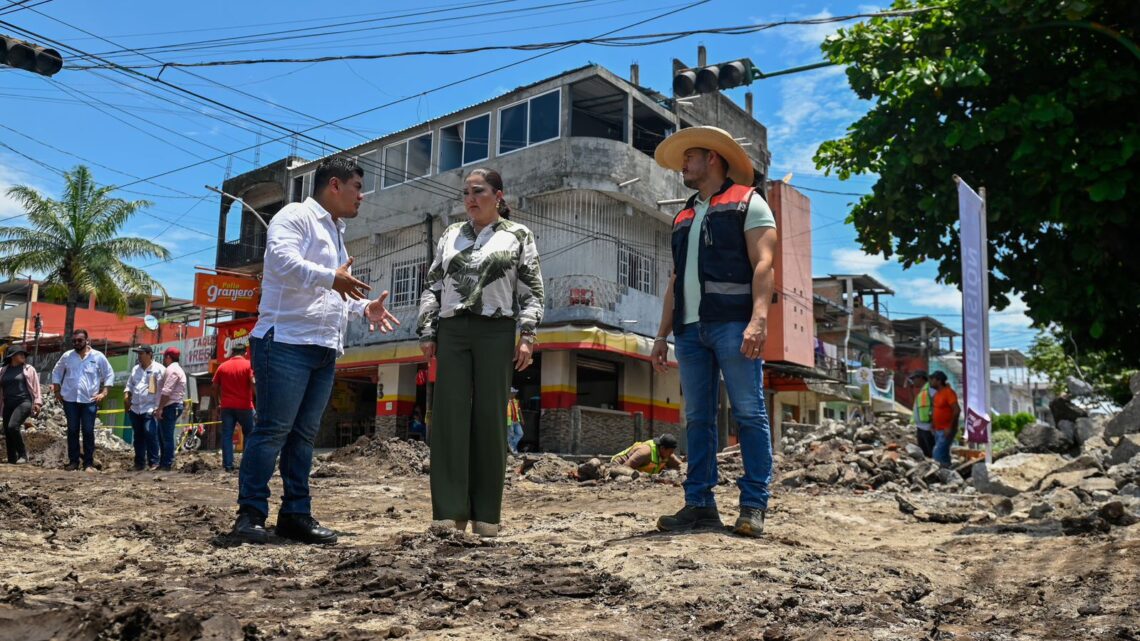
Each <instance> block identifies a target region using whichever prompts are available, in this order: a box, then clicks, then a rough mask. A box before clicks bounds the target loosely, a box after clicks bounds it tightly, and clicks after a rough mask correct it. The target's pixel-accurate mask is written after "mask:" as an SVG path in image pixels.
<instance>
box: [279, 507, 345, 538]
mask: <svg viewBox="0 0 1140 641" xmlns="http://www.w3.org/2000/svg"><path fill="white" fill-rule="evenodd" d="M274 531H275V532H276V533H277V536H280V537H282V538H285V539H292V540H294V541H300V542H301V543H321V544H329V543H336V532H333V531H332V530H330V529H328V528H327V527H321V524H320V523H317V520H316V519H314V518H313V517H312V516H310V515H308V514H278V515H277V527H276V528H275V530H274Z"/></svg>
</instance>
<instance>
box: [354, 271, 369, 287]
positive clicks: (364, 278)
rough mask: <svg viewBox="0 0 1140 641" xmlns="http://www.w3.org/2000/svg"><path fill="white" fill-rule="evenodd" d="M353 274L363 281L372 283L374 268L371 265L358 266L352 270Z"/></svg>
mask: <svg viewBox="0 0 1140 641" xmlns="http://www.w3.org/2000/svg"><path fill="white" fill-rule="evenodd" d="M352 275H353V276H354V277H355V278H356V279H357V280H359V281H360V282H362V283H365V284H368V285H371V284H372V268H371V267H357V268H356V269H353V270H352Z"/></svg>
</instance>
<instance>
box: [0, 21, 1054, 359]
mask: <svg viewBox="0 0 1140 641" xmlns="http://www.w3.org/2000/svg"><path fill="white" fill-rule="evenodd" d="M40 1H41V0H32V2H29V3H28V4H30V5H36V4H37V3H38V2H40ZM9 2H10V0H0V21H6V22H10V23H12V24H14V25H16V26H18V27H21V28H23V29H27V30H29V31H33V32H36V33H38V34H42V35H44V36H47V37H49V38H52V39H55V40H58V41H61V42H64V43H66V44H68V45H70V46H72V47H75V48H76V49H79V50H82V51H84V52H88V53H96V54H107V55H110V54H108V52H111V51H114V50H119V49H138V48H141V47H154V46H172V45H175V44H180V43H187V42H194V41H202V40H213V39H217V38H227V37H234V36H240V35H246V34H263V33H267V32H276V31H289V32H290V33H283V34H278V35H273V36H264V37H263V38H259V40H260V39H265V40H268V39H270V38H272V39H274V40H273V41H271V42H252V43H247V44H241V45H230V46H228V47H225V48H213V49H208V50H198V51H156V52H153V53H151V54H150V55H151V56H152V57H153V58H155V59H158V60H160V61H162V62H169V61H175V60H177V61H192V60H193V61H197V60H221V59H233V58H264V57H311V56H320V55H338V54H372V53H391V52H401V51H409V50H431V49H446V48H468V47H479V46H485V45H502V44H525V43H533V42H548V41H561V40H567V39H575V38H590V37H596V36H599V35H602V34H604V33H607V32H611V31H616V33H615V34H614V35H633V34H643V33H657V32H667V31H683V30H690V29H699V28H712V27H726V26H737V25H743V24H753V23H762V22H772V21H779V20H789V19H802V18H815V17H828V16H841V15H850V14H855V13H862V12H868V11H875V10H877V8H878V7H877V6H875V5H868V4H865V3H860V2H779V3H776V2H737V1H732V0H711V1H708V2H705V3H704V4H700V5H699V6H695V7H689V5H691V4H693V3H692V2H683V1H681V0H663V1H662V2H660V3H647V2H644V0H578V1H577V2H573V1H570V2H554V1H553V0H497V1H493V0H492V1H488V2H483V3H480V4H476V3H474V2H463V1H462V0H431V1H430V2H407V1H404V0H396V1H389V2H383V3H381V2H338V3H310V2H296V1H293V2H263V1H243V2H228V3H220V2H199V3H148V4H147V9H146V10H145V11H139V10H137V9H132V8H131V6H130V3H91V2H82V1H81V0H51V1H49V2H46V3H43V4H42V5H39V6H34V7H33V9H26V10H22V11H18V12H14V13H10V14H7V15H5V14H6V11H7V10H6V8H5V7H6V6H7V4H8V3H9ZM464 5H466V6H464ZM136 6H137V5H136ZM686 7H688V8H686ZM669 11H676V12H675V13H673V14H672V15H669V16H666V17H658V16H661V14H664V13H666V12H669ZM398 16H402V17H398ZM52 18H55V19H56V20H58V21H62V22H65V23H68V25H72V26H67V25H65V24H61V23H60V22H57V21H56V20H53V19H52ZM642 21H645V22H644V24H640V25H637V26H633V25H635V23H638V22H642ZM333 23H352V24H349V25H346V26H339V27H329V28H321V26H322V25H329V24H333ZM838 27H839V25H836V24H827V25H811V26H786V27H779V28H775V29H771V30H767V31H762V32H760V33H756V34H751V35H745V36H709V35H705V36H694V37H689V38H685V39H682V40H678V41H675V42H671V43H665V44H659V45H652V46H645V47H621V48H614V47H599V46H590V45H579V46H575V47H571V48H569V49H566V50H564V51H559V52H556V53H552V54H550V55H546V56H544V57H541V58H538V59H535V60H531V61H527V62H521V64H517V65H515V66H512V67H510V68H508V69H503V70H499V71H493V70H495V69H496V68H498V67H502V66H504V65H508V64H511V63H518V62H520V61H524V60H526V59H527V58H531V57H532V56H534V55H536V54H535V53H533V52H519V51H501V52H484V53H476V54H468V55H463V56H450V57H434V56H433V57H428V56H424V57H407V58H393V59H387V60H378V61H354V62H345V61H336V62H327V63H321V64H304V65H255V66H241V67H209V68H203V69H195V70H193V73H194V74H195V75H190V74H188V73H185V72H183V71H181V70H178V69H167V70H166V71H164V72H163V74H162V79H163V80H165V81H168V82H170V83H173V84H176V85H178V86H180V87H184V88H186V89H190V90H192V91H194V92H197V93H199V94H201V95H202V96H205V97H208V98H210V99H213V100H216V101H219V102H222V103H225V104H227V105H230V106H233V107H237V108H239V109H242V110H244V111H246V112H248V113H251V114H256V115H258V116H260V117H263V118H265V119H266V120H269V121H272V122H274V123H280V124H283V125H286V126H288V127H290V128H293V129H295V130H296V129H308V128H310V127H314V126H316V125H317V124H319V122H320V121H329V120H333V119H339V118H342V117H344V116H346V115H349V114H352V113H356V112H359V111H363V110H365V109H369V108H372V107H377V106H379V105H383V104H386V103H390V102H394V101H399V100H401V99H405V98H409V97H410V99H406V100H403V101H402V102H399V103H398V104H395V105H392V106H390V107H386V108H383V109H378V110H375V111H373V112H371V113H369V114H367V115H364V116H361V117H358V118H354V119H350V120H346V121H344V122H343V123H339V126H335V127H327V126H326V127H322V128H319V129H315V130H313V131H312V133H311V135H313V136H315V137H316V138H318V139H320V140H322V141H324V142H325V143H327V144H329V145H336V146H338V147H347V146H350V145H353V144H356V143H358V142H360V141H362V140H365V139H370V138H375V137H377V136H380V135H383V134H385V133H387V132H390V131H395V130H398V129H402V128H404V127H407V126H410V125H413V124H416V123H418V122H421V121H423V120H427V119H430V118H433V117H435V116H437V115H440V114H444V113H447V112H450V111H454V110H455V109H458V108H461V107H463V106H466V105H469V104H471V103H474V102H478V101H481V100H484V99H487V98H490V97H493V96H495V95H497V94H500V93H502V92H504V91H507V90H509V89H511V88H513V87H516V86H519V85H523V84H528V83H530V82H533V81H535V80H538V79H541V78H544V77H547V76H550V75H554V74H556V73H558V72H561V71H564V70H566V69H570V68H574V67H578V66H581V65H583V64H587V63H591V62H593V63H598V64H601V65H603V66H605V67H607V68H609V69H610V70H612V71H614V72H615V73H617V74H619V75H622V76H627V75H628V72H629V66H630V64H631V63H634V62H636V63H638V64H639V65H640V68H641V83H642V84H643V85H647V86H650V87H653V88H655V89H658V90H659V91H662V92H663V93H668V92H669V88H670V86H671V73H672V71H671V60H672V58H674V57H677V58H680V59H682V60H685V61H687V62H690V63H695V58H696V48H697V45H698V44H703V45H705V46H706V47H707V48H708V50H709V61H710V62H718V61H722V60H733V59H737V58H741V57H749V58H751V59H752V60H753V62H755V63H756V64H757V65H758V66H759V67H760V68H761V69H763V70H765V71H775V70H779V69H786V68H789V67H793V66H798V65H803V64H809V63H813V62H818V61H820V60H822V56H821V54H820V53H819V48H818V47H819V42H820V41H822V39H823V38H825V37H826V36H827V35H828V34H829V33H832V32H833V31H834V30H835V29H836V28H838ZM76 28H78V29H81V30H82V31H80V30H77V29H76ZM346 30H347V31H346ZM83 31H86V32H90V33H91V34H95V35H96V36H101V37H102V38H105V39H106V40H109V41H112V42H113V43H114V44H110V43H108V42H106V41H105V40H101V39H99V38H97V37H93V36H92V35H89V34H87V33H83ZM325 32H335V33H333V34H330V35H327V36H315V35H314V34H320V33H325ZM0 33H5V34H7V33H8V30H7V29H6V27H4V26H3V25H0ZM116 45H118V46H116ZM196 46H198V47H202V46H205V45H201V44H200V45H196ZM114 59H115V61H116V62H120V63H124V64H125V63H128V62H139V61H145V59H144V58H142V57H141V56H140V55H137V54H130V53H127V54H122V55H121V57H115V58H114ZM144 73H148V74H154V73H156V71H155V70H145V71H144ZM469 76H475V78H474V79H473V80H471V81H468V82H464V83H461V84H457V85H455V86H452V87H450V88H447V89H443V90H441V91H436V92H432V93H430V94H427V95H420V94H422V93H424V92H427V91H429V90H431V89H433V88H436V87H439V86H442V85H446V84H449V83H452V82H454V81H457V80H460V79H463V78H467V77H469ZM751 90H752V92H753V93H754V95H755V109H754V113H755V114H756V116H757V118H758V119H759V120H760V121H761V122H762V123H764V124H765V125H766V126H767V127H768V130H769V141H768V142H769V146H770V149H771V152H772V168H771V175H772V176H773V177H776V178H779V177H782V176H784V175H786V174H788V173H791V174H792V180H791V182H792V184H794V185H797V186H800V187H803V188H805V189H806V188H813V189H822V190H829V191H841V192H852V193H864V192H866V191H868V190H869V189H870V186H871V185H872V184H873V182H874V178H873V177H869V176H863V177H855V178H853V179H851V180H849V181H845V182H841V181H839V180H837V179H835V178H833V177H826V176H823V175H822V174H821V172H820V171H818V170H817V169H815V167H814V165H813V163H812V162H811V157H812V155H813V153H814V151H815V149H816V148H817V147H818V145H819V143H820V142H822V141H824V140H827V139H829V138H833V137H836V136H838V135H841V134H842V133H843V131H844V129H845V128H846V127H847V126H848V125H849V124H850V123H851V122H853V121H854V120H855V119H857V118H858V117H859V116H860V115H861V114H862V113H863V112H864V111H865V110H866V108H867V105H866V103H863V102H861V101H860V100H858V99H857V98H856V97H855V95H854V94H853V93H852V92H851V91H850V89H849V88H848V87H847V83H846V80H845V76H844V73H843V69H841V68H837V67H829V68H824V69H820V70H815V71H809V72H804V73H800V74H795V75H789V76H781V77H777V78H771V79H767V80H762V81H759V82H758V83H756V84H754V85H753V86H752V87H751ZM239 92H245V93H246V94H252V97H251V96H248V95H242V94H241V93H239ZM743 94H744V90H743V89H737V90H734V91H733V92H731V95H732V97H733V98H734V99H736V100H737V101H738V102H741V103H743ZM0 105H2V111H0V113H3V118H2V119H0V143H2V144H3V145H7V146H9V147H11V148H13V149H15V150H18V151H19V152H22V153H24V154H27V155H29V156H32V157H34V158H36V159H37V160H39V161H41V162H43V163H46V164H48V165H50V166H53V167H57V168H61V169H69V168H71V167H73V166H74V165H75V164H77V163H80V162H85V163H86V164H88V165H89V166H91V167H92V170H93V171H94V173H95V175H96V178H97V179H98V180H99V181H100V182H103V183H114V184H120V185H122V184H126V183H128V182H131V181H133V180H134V179H135V178H138V177H148V176H152V175H155V174H159V173H162V172H166V171H169V170H172V169H176V168H180V167H183V166H185V165H188V164H190V163H194V162H198V161H200V160H203V159H209V158H214V157H217V156H224V155H226V154H230V155H229V156H227V157H225V158H222V159H220V160H216V161H213V162H207V163H204V164H201V165H199V166H197V167H194V168H191V169H187V170H183V171H178V172H176V173H172V174H170V175H167V176H164V177H162V178H157V179H155V180H154V182H153V183H141V184H137V185H134V186H132V187H130V188H129V189H130V190H131V192H130V193H123V194H120V195H121V196H122V197H126V198H147V199H148V200H151V201H153V202H154V206H153V207H151V208H149V209H148V210H147V213H146V214H143V215H140V216H139V217H137V218H136V219H135V220H134V222H133V223H132V224H131V225H130V226H129V228H128V229H126V230H125V231H126V233H128V234H130V235H137V236H142V237H146V238H152V239H154V240H155V241H156V242H159V243H161V244H163V245H165V246H166V247H167V248H168V249H169V250H170V252H171V253H172V254H173V255H174V256H175V257H177V258H176V259H175V260H172V261H170V262H168V263H163V264H154V265H149V266H148V269H150V270H151V272H152V273H153V274H154V276H155V277H156V278H158V279H160V280H161V281H162V282H163V283H165V284H166V286H167V288H168V290H169V291H170V293H171V294H172V295H175V296H180V297H187V296H189V295H190V293H191V285H192V279H191V278H190V274H191V273H192V271H193V267H194V266H195V265H212V263H213V258H214V252H213V248H214V246H215V244H216V235H217V232H216V230H217V224H218V222H217V221H218V207H219V204H218V197H217V196H215V195H213V194H211V193H210V192H207V191H206V190H205V189H204V187H203V186H204V185H207V184H209V185H220V183H221V181H222V179H223V177H224V176H225V174H226V170H227V165H229V169H230V171H231V172H232V173H233V174H238V173H241V172H244V171H247V170H249V169H251V168H253V167H255V166H257V165H256V164H255V161H258V160H259V161H260V164H265V163H268V162H272V161H274V160H277V159H279V158H281V157H283V156H286V155H288V154H289V152H290V141H289V140H288V139H286V140H283V141H280V142H270V140H271V139H272V138H275V137H278V136H281V135H282V134H281V133H280V132H276V133H275V130H273V129H272V128H271V127H269V126H262V125H258V124H255V123H251V122H249V121H246V120H243V119H242V118H240V117H238V116H235V115H233V114H229V113H226V112H223V111H222V110H220V109H219V108H217V107H211V106H208V105H203V104H201V103H200V102H199V101H197V100H196V99H194V98H192V97H189V96H186V95H181V94H177V93H172V92H169V91H167V90H165V89H163V88H161V87H159V86H157V85H155V84H154V83H152V82H149V81H146V80H142V79H137V78H131V77H128V76H127V75H125V74H121V73H116V72H112V71H106V70H101V71H80V70H75V71H70V70H64V71H62V72H60V73H59V74H57V75H56V76H54V77H53V78H51V79H46V78H42V77H39V76H36V75H33V74H29V73H26V72H22V71H15V70H10V69H5V70H0ZM259 132H260V133H259ZM259 141H260V142H261V143H262V144H261V146H260V148H259V149H258V150H257V151H253V150H246V151H240V152H239V151H238V150H242V149H244V148H247V147H252V146H254V145H257V144H258V142H259ZM233 152H237V153H233ZM298 153H299V155H303V156H307V157H314V156H316V155H318V153H317V150H316V145H312V144H308V143H305V142H304V141H301V143H300V148H299V149H298ZM69 154H71V155H69ZM79 157H81V158H83V159H84V160H80V159H79ZM100 165H102V166H100ZM947 179H949V177H948V178H947ZM61 183H62V180H61V179H60V178H59V177H58V176H57V175H55V174H54V173H52V172H51V171H50V170H48V169H45V168H42V167H39V166H37V165H35V164H33V163H32V162H30V161H28V160H26V159H25V158H23V157H21V156H20V155H18V154H17V153H15V152H13V151H12V149H9V148H7V147H4V146H2V145H0V190H6V189H7V187H8V186H10V185H13V184H28V185H32V186H34V187H36V188H38V189H40V190H42V191H44V192H46V193H47V194H49V195H53V196H54V195H56V194H58V192H59V188H60V185H61ZM805 193H807V194H808V195H809V196H810V197H811V199H812V206H813V228H814V229H815V232H814V235H813V259H812V262H813V271H814V273H815V274H817V275H820V274H826V273H869V274H872V275H875V276H876V277H878V278H879V279H880V280H882V281H884V282H885V283H887V284H888V285H889V286H891V287H892V288H894V289H895V290H896V292H897V294H896V296H894V297H893V299H889V300H888V302H887V305H888V312H889V314H890V315H891V316H892V317H895V318H902V317H907V316H915V315H924V314H925V315H930V316H934V317H936V318H938V319H939V320H941V321H942V322H944V323H946V324H947V325H949V326H951V327H954V328H955V329H960V326H961V321H960V317H959V314H960V300H959V296H958V293H957V290H955V289H953V288H950V287H946V286H943V285H939V284H937V283H935V282H934V280H933V277H934V273H935V271H934V268H933V267H931V266H918V267H915V268H912V269H910V270H906V271H904V270H902V269H901V267H900V266H899V265H898V264H897V263H894V262H893V261H890V262H889V261H884V260H883V259H882V258H880V257H874V256H867V255H865V254H863V252H862V251H860V250H859V249H858V246H857V245H856V244H855V240H854V239H855V231H854V228H853V227H851V226H850V225H848V224H846V223H844V222H843V219H844V218H845V217H846V216H847V213H848V211H849V204H850V203H851V202H853V201H854V200H855V197H852V196H846V195H832V194H824V193H820V192H815V191H806V192H805ZM19 213H20V212H19V209H18V208H17V207H16V206H15V204H14V203H12V202H11V201H9V200H7V199H6V198H5V197H3V196H2V195H0V218H7V217H10V216H18V215H19ZM13 223H19V218H13V219H12V220H11V221H8V222H6V223H3V224H13ZM230 236H231V237H233V236H235V234H233V233H231V234H230ZM141 264H147V263H145V262H144V263H141ZM1028 326H1029V321H1028V319H1027V318H1026V317H1025V315H1024V306H1023V305H1021V304H1020V301H1015V303H1014V305H1013V306H1011V308H1010V309H1008V310H1005V311H1003V312H1001V313H994V314H993V315H992V316H991V343H992V346H993V347H994V348H1004V347H1013V348H1022V349H1024V348H1025V347H1027V346H1028V344H1029V342H1030V340H1031V338H1032V336H1033V332H1032V330H1030V329H1029V328H1028Z"/></svg>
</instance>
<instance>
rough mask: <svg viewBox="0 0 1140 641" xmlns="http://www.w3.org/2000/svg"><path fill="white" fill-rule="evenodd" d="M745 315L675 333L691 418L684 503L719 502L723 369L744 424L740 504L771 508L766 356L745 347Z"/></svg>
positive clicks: (734, 411)
mask: <svg viewBox="0 0 1140 641" xmlns="http://www.w3.org/2000/svg"><path fill="white" fill-rule="evenodd" d="M747 325H748V323H746V322H743V321H731V322H711V323H692V324H689V325H685V326H684V329H683V331H682V332H681V333H680V334H678V335H677V337H676V353H677V362H678V364H679V365H680V367H681V393H682V394H683V395H684V398H685V420H686V421H687V422H688V425H687V427H686V436H687V444H688V448H689V451H688V456H689V470H688V476H687V478H686V479H685V504H686V505H692V506H696V507H716V499H715V498H714V497H713V488H714V487H716V484H717V465H716V454H717V450H718V449H719V448H718V447H717V423H716V416H717V404H718V403H717V401H718V399H719V396H720V394H719V392H720V387H719V383H720V376H719V374H720V373H723V374H724V382H725V386H726V387H727V388H728V398H729V401H730V402H731V403H732V414H733V416H734V417H735V418H736V422H737V424H738V425H739V426H740V452H741V455H742V456H743V458H744V476H742V477H740V479H739V480H737V482H736V484H737V486H738V487H739V488H740V506H741V507H751V508H757V509H760V510H766V509H768V497H769V496H770V493H769V491H768V486H769V484H770V483H771V482H772V436H771V427H770V426H769V424H768V410H767V408H766V407H765V405H764V374H763V365H764V363H763V361H761V360H759V359H757V360H752V359H749V358H745V357H744V355H743V354H741V353H740V343H741V342H742V341H743V340H744V328H745V327H746V326H747Z"/></svg>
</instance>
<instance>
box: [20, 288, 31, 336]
mask: <svg viewBox="0 0 1140 641" xmlns="http://www.w3.org/2000/svg"><path fill="white" fill-rule="evenodd" d="M27 279H28V292H27V294H26V295H25V296H24V331H23V332H21V335H20V345H21V346H24V345H27V343H28V321H29V319H30V314H31V313H32V276H31V274H29V275H28V276H27Z"/></svg>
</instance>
